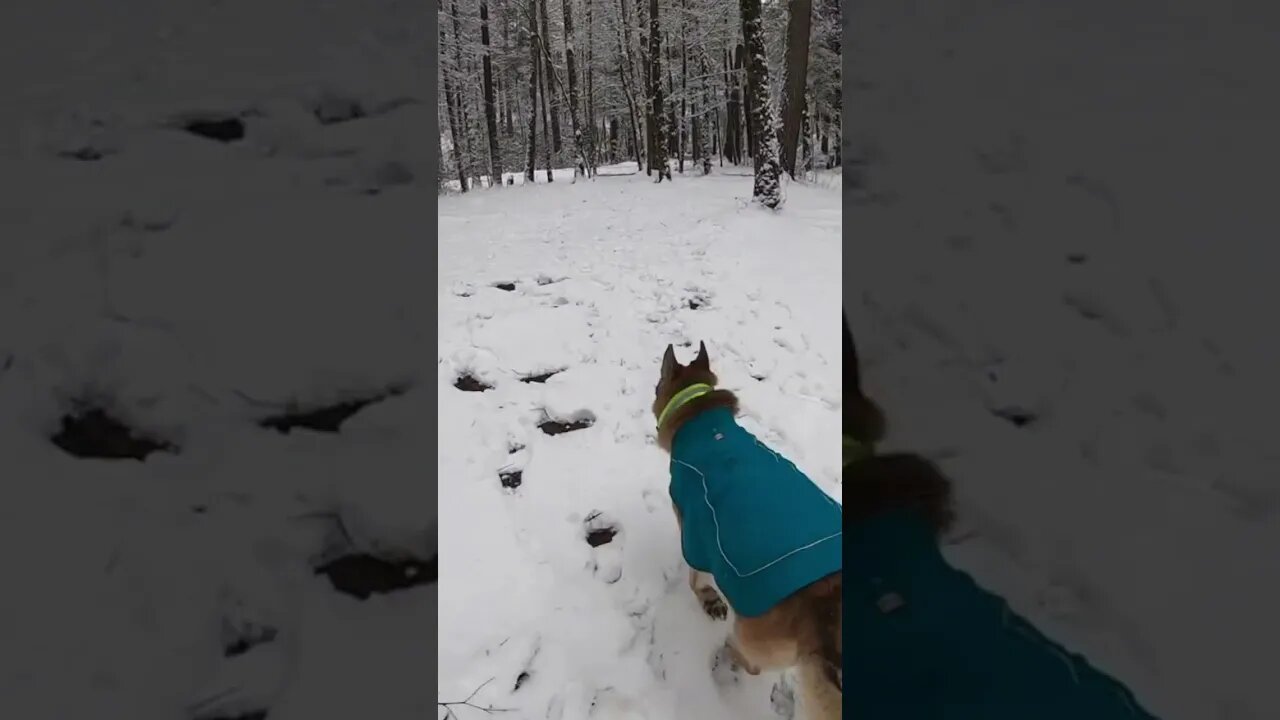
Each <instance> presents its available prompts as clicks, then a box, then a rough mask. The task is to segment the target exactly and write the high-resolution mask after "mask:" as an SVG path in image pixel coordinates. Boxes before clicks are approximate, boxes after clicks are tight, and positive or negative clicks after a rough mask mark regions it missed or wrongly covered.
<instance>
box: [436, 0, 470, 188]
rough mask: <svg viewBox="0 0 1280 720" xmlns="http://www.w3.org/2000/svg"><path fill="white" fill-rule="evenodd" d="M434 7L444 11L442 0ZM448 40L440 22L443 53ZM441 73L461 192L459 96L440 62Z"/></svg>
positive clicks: (464, 176)
mask: <svg viewBox="0 0 1280 720" xmlns="http://www.w3.org/2000/svg"><path fill="white" fill-rule="evenodd" d="M436 8H437V9H438V10H439V12H441V13H443V12H444V0H436ZM448 44H449V43H448V40H447V37H446V35H445V31H444V23H443V22H442V23H440V52H441V53H442V54H443V53H444V49H445V48H446V47H448ZM440 69H441V75H442V76H443V79H444V95H445V104H446V105H447V106H448V110H449V112H448V115H449V140H450V148H449V150H450V154H451V155H452V156H453V164H454V168H455V169H456V171H457V173H458V186H459V187H460V188H461V190H462V192H466V191H467V171H466V168H465V167H464V166H463V163H462V143H461V142H460V141H459V138H460V136H461V126H462V118H461V117H459V112H458V110H459V105H460V102H459V98H458V93H457V91H456V90H455V89H454V86H453V73H451V72H449V69H448V68H445V67H444V66H443V63H442V64H441V68H440Z"/></svg>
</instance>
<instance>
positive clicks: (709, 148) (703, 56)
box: [693, 49, 716, 175]
mask: <svg viewBox="0 0 1280 720" xmlns="http://www.w3.org/2000/svg"><path fill="white" fill-rule="evenodd" d="M698 70H699V73H700V74H701V77H702V92H701V93H700V96H701V99H702V115H701V125H702V134H701V135H700V136H699V135H698V125H694V126H693V134H694V140H693V144H694V146H695V148H696V149H697V150H696V151H697V153H698V159H699V160H701V161H702V174H703V175H710V174H711V154H712V153H713V152H715V149H714V147H713V145H714V140H711V141H710V142H709V141H708V136H710V137H711V138H714V137H715V136H714V135H712V134H711V116H712V115H715V114H716V113H715V106H714V105H712V104H711V82H710V81H711V78H710V77H708V75H707V51H706V50H705V49H703V50H702V52H701V53H699V56H698Z"/></svg>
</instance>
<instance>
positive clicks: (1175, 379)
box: [844, 0, 1280, 720]
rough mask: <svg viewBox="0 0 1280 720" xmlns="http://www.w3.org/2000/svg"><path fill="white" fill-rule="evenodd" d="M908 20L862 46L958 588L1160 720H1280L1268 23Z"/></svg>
mask: <svg viewBox="0 0 1280 720" xmlns="http://www.w3.org/2000/svg"><path fill="white" fill-rule="evenodd" d="M1193 5H1194V8H1193V7H1192V6H1193ZM1184 6H1185V7H1184ZM913 7H914V6H913V5H912V4H904V3H892V2H882V3H871V4H864V5H861V6H860V10H859V12H858V13H857V14H856V15H854V16H851V17H849V21H850V22H851V23H853V25H851V26H850V28H851V30H850V32H852V33H855V36H856V38H857V41H856V43H855V42H853V41H850V42H849V43H848V44H847V47H849V48H851V52H852V57H851V58H850V59H851V61H852V65H851V67H852V68H853V73H852V76H851V77H849V78H848V83H849V85H848V87H852V88H854V89H855V92H854V93H853V95H852V96H851V97H850V98H849V99H848V101H847V102H848V107H856V108H858V113H857V115H856V116H855V117H854V118H853V120H852V122H851V123H850V125H849V126H848V130H849V137H848V141H849V147H848V148H847V151H848V152H849V153H851V154H852V156H853V157H854V158H856V159H861V161H862V163H863V165H862V167H861V168H860V169H858V170H856V171H855V169H854V166H853V165H850V166H849V167H846V171H845V172H846V179H847V180H849V181H850V183H851V185H852V187H850V188H849V190H848V192H847V193H846V195H845V199H846V212H845V216H844V223H845V228H846V230H847V232H848V233H849V234H850V237H851V240H849V241H848V242H849V244H848V245H846V248H845V251H846V253H848V255H849V256H850V257H851V262H850V263H849V264H848V265H847V266H846V271H845V274H844V286H845V288H846V292H847V297H853V298H857V299H856V300H855V301H853V302H851V303H850V305H849V310H850V315H851V318H852V320H853V322H854V324H855V333H856V335H857V339H858V343H859V350H860V353H861V355H862V357H863V360H864V364H865V366H866V384H867V387H868V390H869V392H870V393H872V394H873V395H875V396H877V397H879V398H881V399H882V400H883V401H884V403H885V405H886V406H887V409H888V411H889V414H890V416H891V420H893V421H896V426H895V430H896V431H895V432H893V434H892V438H891V440H892V442H891V443H890V446H891V447H908V448H919V449H922V450H924V451H926V452H928V453H930V454H932V455H935V456H937V457H940V458H944V466H945V467H946V469H947V470H949V471H950V472H951V474H953V475H954V477H955V480H956V482H957V486H958V491H959V494H960V502H961V520H962V525H963V527H962V528H961V532H960V535H961V536H967V539H966V540H964V541H962V542H959V544H957V545H955V546H954V547H952V548H951V549H950V550H949V551H948V552H949V553H951V555H952V557H953V558H954V559H955V561H956V562H957V563H958V564H960V565H962V566H964V567H966V568H968V569H970V570H972V571H973V573H974V574H975V575H976V576H977V577H978V579H979V580H980V581H982V582H983V583H984V584H986V585H988V586H990V587H992V588H995V589H997V590H1000V591H1002V592H1004V593H1006V594H1007V595H1008V596H1009V597H1010V599H1011V600H1012V602H1013V604H1014V606H1015V607H1017V608H1018V609H1020V610H1022V611H1023V612H1024V613H1026V614H1027V615H1028V616H1029V617H1030V618H1031V619H1032V620H1034V621H1035V622H1036V623H1037V624H1038V625H1040V626H1041V627H1042V628H1043V629H1044V630H1045V631H1046V632H1047V633H1048V634H1050V635H1051V636H1054V637H1056V638H1058V639H1060V640H1062V641H1063V642H1065V643H1066V644H1068V645H1069V646H1072V647H1073V648H1076V649H1079V650H1081V651H1083V652H1084V653H1085V654H1087V655H1088V656H1089V657H1090V658H1092V659H1094V660H1095V661H1096V662H1098V664H1100V665H1101V666H1103V667H1105V668H1107V669H1109V670H1112V671H1113V672H1115V673H1116V674H1117V675H1119V676H1120V677H1121V678H1123V679H1125V680H1126V681H1128V682H1129V683H1130V684H1131V685H1132V686H1133V688H1134V690H1135V691H1136V692H1137V693H1138V695H1139V697H1140V698H1141V699H1142V700H1143V701H1144V703H1146V704H1147V705H1148V707H1149V708H1150V709H1151V710H1153V711H1155V712H1156V713H1158V714H1159V715H1160V716H1162V717H1164V718H1168V719H1170V720H1177V719H1180V718H1185V719H1186V720H1211V719H1226V718H1231V719H1233V720H1236V719H1245V718H1249V719H1256V720H1262V719H1264V718H1265V719H1270V718H1276V717H1280V695H1277V694H1276V692H1275V678H1276V667H1277V665H1276V660H1275V654H1276V647H1277V645H1280V624H1278V623H1277V620H1276V608H1280V587H1277V584H1278V582H1280V554H1278V551H1277V549H1278V548H1280V483H1278V482H1277V477H1278V476H1280V475H1278V474H1280V454H1277V452H1276V449H1275V448H1276V444H1275V437H1274V435H1275V432H1274V428H1275V417H1274V416H1275V410H1274V408H1275V398H1276V397H1277V390H1278V383H1277V377H1278V376H1277V374H1276V368H1277V367H1280V343H1277V342H1276V333H1275V331H1274V329H1273V328H1272V327H1271V323H1270V322H1269V318H1268V314H1269V313H1270V312H1271V308H1274V307H1276V306H1277V305H1278V304H1280V303H1278V298H1277V289H1276V288H1277V285H1276V283H1275V277H1274V275H1275V268H1276V260H1277V259H1278V258H1280V255H1278V251H1277V246H1276V243H1275V233H1276V228H1277V226H1278V225H1280V223H1278V222H1277V220H1278V219H1280V218H1277V211H1276V208H1277V205H1276V203H1275V197H1274V192H1273V190H1272V188H1274V186H1275V183H1274V180H1273V179H1271V178H1270V177H1268V174H1269V173H1270V172H1271V170H1270V168H1272V167H1274V164H1275V159H1276V158H1277V157H1280V152H1278V151H1277V136H1276V134H1275V131H1274V128H1275V127H1277V126H1280V116H1278V115H1277V111H1276V106H1275V104H1274V102H1273V99H1272V97H1271V95H1272V93H1271V92H1270V90H1269V89H1270V87H1271V86H1272V85H1273V78H1272V70H1271V68H1274V67H1275V65H1276V58H1275V55H1276V51H1277V48H1280V44H1277V43H1276V42H1275V39H1276V32H1277V28H1278V27H1280V23H1278V22H1277V17H1276V15H1277V14H1276V12H1275V10H1274V6H1273V5H1272V4H1269V3H1261V2H1245V3H1231V4H1230V5H1229V6H1228V5H1222V6H1213V5H1211V4H1204V3H1198V4H1190V3H1136V4H1134V3H1113V2H1094V1H1092V0H1090V1H1088V2H1072V3H1057V4H1052V3H1051V4H1028V3H1022V4H1018V3H1005V2H986V1H982V2H973V3H963V4H958V5H956V6H954V7H952V6H950V5H948V6H947V8H945V9H943V8H941V7H939V8H936V10H937V11H936V12H923V11H919V12H917V11H915V10H913ZM855 27H856V28H858V29H856V30H855V29H853V28H855ZM1018 414H1023V415H1027V416H1029V417H1030V422H1029V423H1027V424H1025V425H1023V426H1021V427H1018V426H1016V425H1015V424H1014V423H1013V422H1010V421H1009V420H1006V419H1002V418H1001V417H999V416H1001V415H1003V416H1006V417H1009V418H1013V419H1016V416H1017V415H1018Z"/></svg>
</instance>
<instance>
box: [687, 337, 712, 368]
mask: <svg viewBox="0 0 1280 720" xmlns="http://www.w3.org/2000/svg"><path fill="white" fill-rule="evenodd" d="M689 367H691V368H697V369H699V370H710V369H711V358H710V357H708V356H707V344H706V343H704V342H699V343H698V357H696V358H694V359H693V362H692V363H690V364H689Z"/></svg>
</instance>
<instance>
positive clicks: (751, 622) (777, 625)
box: [726, 608, 800, 675]
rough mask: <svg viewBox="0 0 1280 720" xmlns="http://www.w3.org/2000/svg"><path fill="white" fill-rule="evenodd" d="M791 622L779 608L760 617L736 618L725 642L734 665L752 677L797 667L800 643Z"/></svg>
mask: <svg viewBox="0 0 1280 720" xmlns="http://www.w3.org/2000/svg"><path fill="white" fill-rule="evenodd" d="M788 620H789V618H788V617H787V616H786V615H785V613H783V612H779V610H778V608H774V609H773V610H770V611H769V612H768V613H765V614H764V615H761V616H760V617H751V618H744V617H738V618H735V619H734V621H733V631H732V632H730V633H729V639H728V641H727V642H726V645H727V646H728V648H729V652H730V653H731V654H732V655H733V657H734V661H735V662H737V663H738V664H740V665H742V667H743V669H744V670H746V671H747V672H748V673H749V674H751V675H758V674H759V673H760V671H761V670H782V669H784V668H788V667H791V666H792V665H795V664H796V660H797V654H798V652H799V649H800V643H799V640H798V638H797V637H796V636H795V633H794V631H793V630H792V629H791V628H790V627H788Z"/></svg>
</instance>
